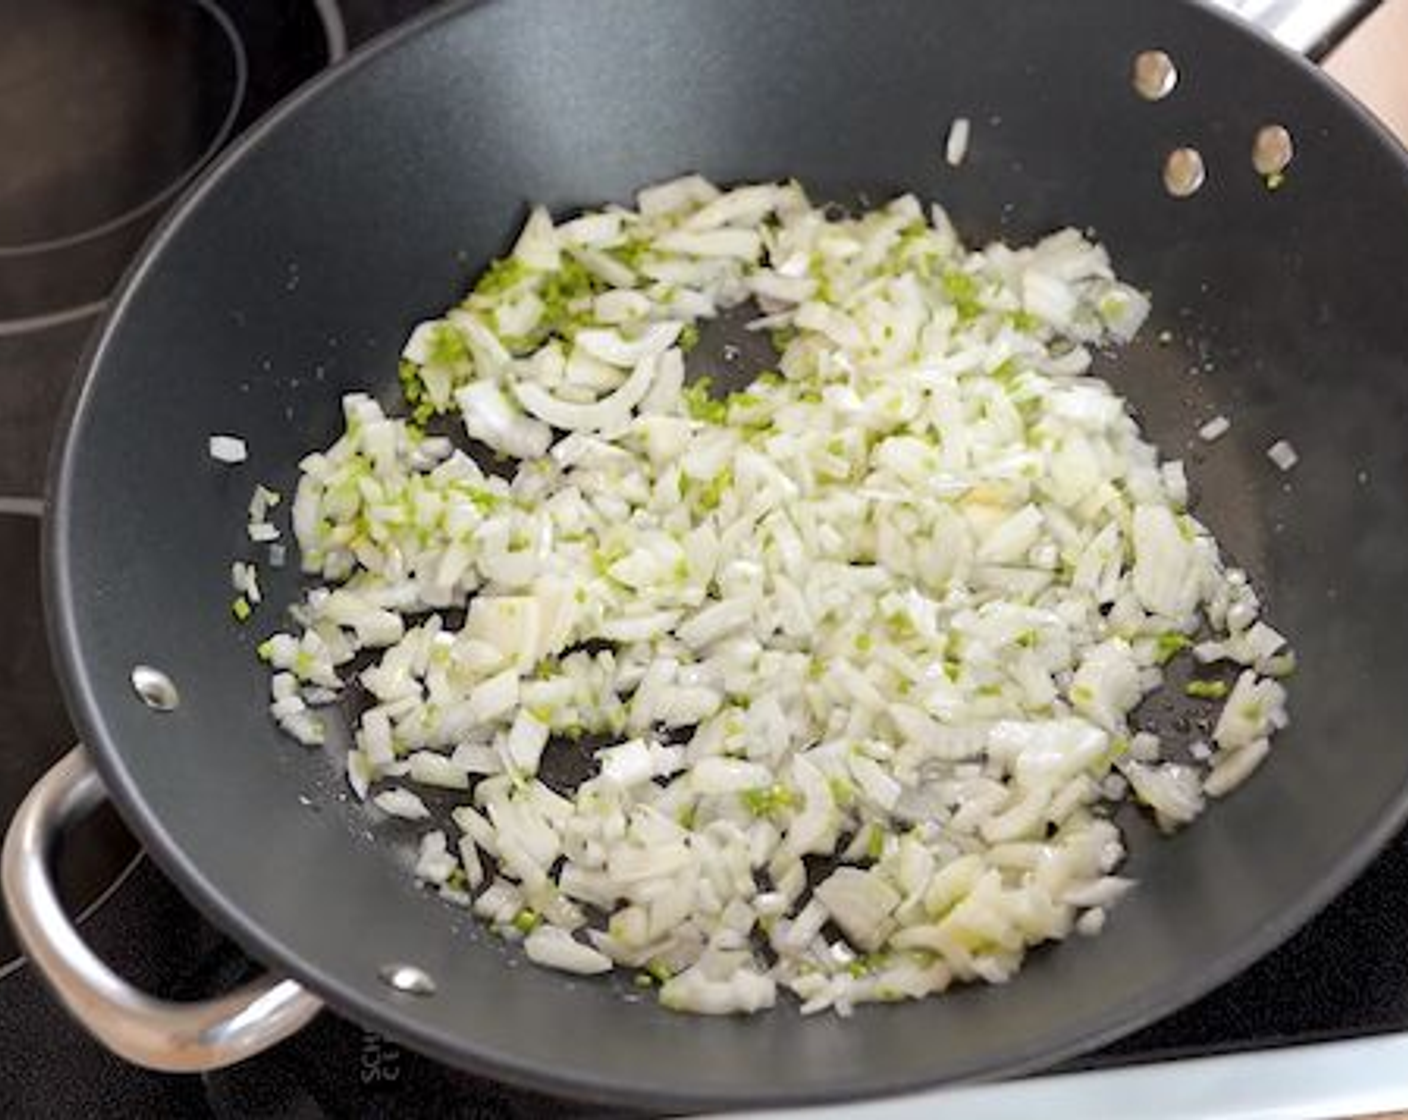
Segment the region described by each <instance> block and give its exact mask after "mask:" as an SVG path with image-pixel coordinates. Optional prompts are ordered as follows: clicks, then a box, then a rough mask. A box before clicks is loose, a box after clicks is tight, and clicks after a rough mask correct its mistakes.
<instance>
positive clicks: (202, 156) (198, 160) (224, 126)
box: [0, 0, 326, 260]
mask: <svg viewBox="0 0 1408 1120" xmlns="http://www.w3.org/2000/svg"><path fill="white" fill-rule="evenodd" d="M187 2H188V3H193V4H194V5H195V6H196V7H197V8H199V9H200V10H201V11H202V12H204V13H205V15H207V16H209V17H210V18H211V19H212V20H214V21H215V26H216V27H218V28H219V29H220V32H221V34H222V35H223V36H224V42H225V45H226V46H227V47H228V48H229V51H230V55H231V60H232V62H233V66H234V71H233V79H234V81H233V85H232V88H231V91H230V95H229V101H228V104H227V106H226V108H225V113H224V116H223V118H222V119H221V121H220V123H219V125H218V126H217V127H216V129H215V133H214V135H213V136H212V138H211V139H210V141H209V142H208V143H207V144H206V145H205V147H204V149H203V150H202V151H201V152H200V153H199V154H198V155H197V156H196V157H195V159H194V160H192V161H191V162H190V163H188V164H187V166H186V167H185V168H184V169H182V170H181V171H179V172H178V173H177V174H176V177H175V178H174V179H171V180H169V181H168V182H166V183H165V184H164V185H163V186H161V187H160V188H159V189H158V190H156V192H155V193H154V194H151V195H149V196H147V197H146V198H145V199H143V200H142V201H141V202H139V203H137V204H136V205H135V206H131V207H129V208H128V209H126V210H124V211H123V212H121V213H119V214H117V215H115V216H113V217H111V218H108V219H106V220H104V221H101V222H99V223H97V224H95V225H92V226H89V227H87V228H84V229H81V230H78V231H76V232H74V233H70V234H64V235H60V236H57V237H50V238H45V239H39V240H34V241H29V242H23V243H20V244H16V245H5V244H0V260H4V259H7V258H15V257H27V256H37V255H39V254H42V253H51V252H54V251H56V250H59V249H66V248H68V247H70V246H73V245H78V244H81V243H82V242H84V241H91V240H94V239H96V238H99V237H103V236H106V235H107V234H109V233H112V232H114V231H115V230H118V229H121V228H122V227H123V226H125V225H128V224H129V223H131V222H134V221H136V220H137V219H139V218H141V217H143V216H144V215H147V214H150V213H151V212H152V211H153V210H155V209H156V208H157V207H159V206H161V205H163V204H165V203H167V202H169V201H170V200H171V199H172V198H173V197H174V196H175V195H176V194H177V193H178V192H179V191H180V190H181V189H182V188H183V187H184V186H186V184H188V183H189V182H190V181H191V179H192V178H193V177H194V176H195V175H196V174H197V172H199V171H200V169H201V168H202V167H204V166H205V165H206V164H207V163H209V162H210V159H211V157H213V156H214V155H215V153H216V152H218V151H219V150H220V149H221V148H223V147H224V146H225V144H226V143H227V142H228V141H229V139H230V135H231V133H232V132H233V131H234V127H235V122H236V121H237V120H238V119H239V115H240V109H241V108H242V107H243V105H244V100H245V91H246V90H247V88H248V85H249V56H248V53H247V52H246V50H245V45H244V41H243V39H242V38H241V37H240V33H239V30H238V29H237V28H236V27H235V24H234V22H233V21H232V20H231V19H230V17H229V15H227V14H226V12H225V11H224V9H222V8H221V7H220V5H219V3H218V0H187ZM318 7H319V13H320V16H321V9H322V5H318ZM325 26H326V25H325Z"/></svg>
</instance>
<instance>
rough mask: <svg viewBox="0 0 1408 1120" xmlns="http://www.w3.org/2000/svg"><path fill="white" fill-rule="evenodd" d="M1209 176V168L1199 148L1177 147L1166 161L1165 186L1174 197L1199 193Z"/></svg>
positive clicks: (1186, 196)
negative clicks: (1205, 164) (1204, 163)
mask: <svg viewBox="0 0 1408 1120" xmlns="http://www.w3.org/2000/svg"><path fill="white" fill-rule="evenodd" d="M1207 177H1208V173H1207V168H1205V167H1204V166H1203V157H1202V154H1201V153H1200V152H1199V151H1198V149H1197V148H1175V149H1174V150H1173V151H1171V152H1169V154H1168V159H1166V160H1165V161H1164V188H1165V189H1166V190H1167V191H1168V193H1169V194H1171V195H1173V197H1174V198H1188V197H1189V196H1190V195H1195V194H1197V193H1198V191H1199V190H1200V189H1201V187H1202V185H1203V184H1204V183H1205V182H1206V181H1207Z"/></svg>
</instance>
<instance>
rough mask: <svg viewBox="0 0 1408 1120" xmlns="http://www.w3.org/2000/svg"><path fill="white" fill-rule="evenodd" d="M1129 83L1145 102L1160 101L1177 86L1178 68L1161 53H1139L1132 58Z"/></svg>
mask: <svg viewBox="0 0 1408 1120" xmlns="http://www.w3.org/2000/svg"><path fill="white" fill-rule="evenodd" d="M1130 82H1131V83H1132V84H1133V86H1134V91H1135V93H1137V94H1139V96H1140V97H1142V98H1144V100H1145V101H1162V100H1163V99H1164V98H1165V97H1167V96H1168V95H1169V94H1171V93H1172V92H1173V87H1174V86H1176V85H1178V67H1176V66H1175V65H1174V64H1173V59H1171V58H1169V56H1168V55H1166V54H1165V53H1164V52H1163V51H1141V52H1140V53H1139V54H1137V55H1135V56H1134V67H1133V69H1132V70H1131V72H1130Z"/></svg>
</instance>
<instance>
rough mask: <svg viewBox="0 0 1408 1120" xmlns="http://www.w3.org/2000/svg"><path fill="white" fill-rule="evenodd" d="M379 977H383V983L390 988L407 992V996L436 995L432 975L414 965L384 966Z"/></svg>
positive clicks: (396, 964)
mask: <svg viewBox="0 0 1408 1120" xmlns="http://www.w3.org/2000/svg"><path fill="white" fill-rule="evenodd" d="M377 975H378V976H379V977H381V982H382V983H383V984H385V985H386V986H387V987H388V988H394V989H396V991H398V992H405V993H406V994H407V995H411V996H433V995H434V994H435V981H434V980H432V979H431V978H430V973H428V972H426V971H425V969H423V968H418V967H416V966H415V965H413V964H399V963H393V964H384V965H382V966H381V968H380V969H379V970H378V971H377Z"/></svg>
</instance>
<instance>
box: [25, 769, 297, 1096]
mask: <svg viewBox="0 0 1408 1120" xmlns="http://www.w3.org/2000/svg"><path fill="white" fill-rule="evenodd" d="M104 796H105V793H104V790H103V784H102V781H101V779H100V778H99V777H98V773H97V771H96V770H94V769H93V766H92V764H91V763H90V762H89V761H88V756H87V754H86V753H85V752H84V750H83V748H82V747H81V746H79V747H75V748H74V749H73V750H71V751H70V752H69V753H68V754H66V755H65V756H64V757H63V758H62V759H60V760H59V761H58V762H57V763H55V764H54V766H53V768H52V769H50V770H49V772H48V773H47V774H45V775H44V777H42V778H41V779H40V780H39V781H38V782H36V783H35V786H34V788H33V789H31V790H30V791H29V795H28V796H27V797H26V798H25V799H24V803H23V804H22V805H20V807H19V810H18V811H17V812H16V813H15V816H14V820H13V821H11V823H10V828H9V831H8V832H7V833H6V835H5V850H4V854H3V857H0V879H3V885H4V892H5V902H6V905H7V906H8V907H9V913H10V921H11V923H12V924H13V925H14V929H15V933H16V934H17V935H18V937H19V939H20V943H21V944H22V945H23V946H24V949H25V952H26V953H27V954H28V956H29V959H30V961H31V962H32V963H33V964H34V965H35V967H36V968H38V969H39V971H40V973H41V974H42V975H43V976H44V979H45V980H47V981H48V982H49V985H50V987H52V988H53V990H54V992H55V993H56V994H57V995H58V997H59V999H60V1000H61V1001H62V1002H63V1004H64V1006H65V1007H66V1008H68V1011H69V1013H70V1014H71V1015H72V1016H73V1017H74V1018H75V1019H77V1020H78V1021H79V1022H80V1023H81V1024H83V1026H84V1027H85V1028H87V1030H88V1031H89V1032H90V1033H91V1034H92V1035H93V1036H94V1037H96V1038H97V1039H98V1041H99V1042H101V1043H102V1044H103V1045H104V1046H106V1047H107V1048H108V1049H109V1050H111V1051H112V1052H113V1053H115V1054H117V1055H119V1056H120V1057H122V1058H125V1059H127V1060H128V1061H129V1062H133V1063H135V1064H137V1065H140V1066H146V1067H147V1068H149V1069H158V1070H166V1071H169V1072H172V1073H193V1072H197V1071H199V1070H207V1069H218V1068H220V1067H221V1066H228V1065H232V1064H234V1063H235V1062H238V1061H242V1060H243V1059H245V1058H248V1057H251V1056H253V1055H255V1054H258V1053H259V1052H260V1051H262V1050H267V1049H268V1048H269V1047H270V1046H273V1045H274V1044H275V1043H277V1042H280V1041H281V1040H283V1039H285V1038H287V1037H288V1036H289V1035H291V1034H294V1033H295V1032H297V1031H299V1030H300V1029H302V1027H303V1026H304V1025H305V1024H307V1023H308V1021H309V1020H310V1019H312V1018H313V1016H315V1015H316V1014H317V1013H318V1012H319V1011H320V1010H321V1009H322V1002H321V1001H320V1000H318V999H317V997H315V996H313V995H311V994H309V993H308V992H307V991H305V990H304V989H303V988H302V987H300V986H299V985H298V984H297V983H295V982H294V981H292V980H283V979H280V978H278V977H273V976H265V977H261V978H260V979H258V980H255V981H252V982H251V983H249V984H247V985H245V986H244V987H242V988H239V989H238V990H236V991H234V992H231V993H230V994H229V995H225V996H221V997H220V998H218V999H213V1000H208V1001H205V1002H199V1003H172V1002H169V1001H167V1000H160V999H155V998H153V997H152V996H149V995H147V994H146V993H144V992H140V991H138V990H137V989H136V988H134V987H132V985H130V984H128V983H127V982H126V981H125V980H123V979H122V978H121V977H119V976H117V975H116V974H115V973H114V972H113V971H112V970H111V969H110V968H108V966H107V965H105V964H104V963H103V962H102V961H101V960H99V959H98V958H97V956H95V955H94V953H93V951H92V950H91V949H90V948H88V946H87V944H86V943H85V942H84V941H83V938H82V937H81V936H80V935H79V932H78V930H77V929H75V928H74V925H73V923H72V922H71V921H69V918H68V915H67V914H65V913H64V911H63V907H62V906H61V905H60V903H59V896H58V892H57V891H56V890H55V889H54V880H53V877H52V875H51V874H50V870H49V864H50V860H51V858H52V856H53V853H54V846H55V842H56V841H57V840H58V838H59V836H60V835H61V834H62V833H63V832H64V831H65V830H66V829H67V828H69V827H70V826H71V825H73V824H74V823H75V822H76V821H78V820H80V819H81V818H83V817H84V816H86V815H87V814H88V813H90V812H92V811H93V809H94V808H96V807H97V806H98V804H100V803H101V801H102V800H103V798H104Z"/></svg>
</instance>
